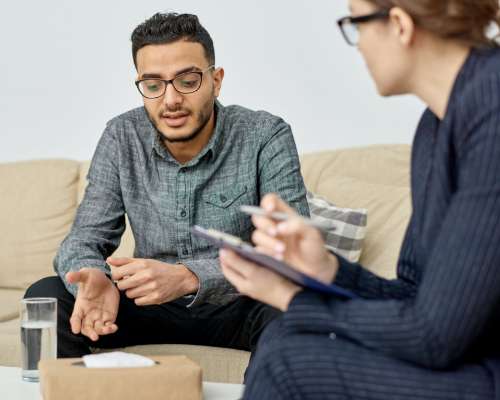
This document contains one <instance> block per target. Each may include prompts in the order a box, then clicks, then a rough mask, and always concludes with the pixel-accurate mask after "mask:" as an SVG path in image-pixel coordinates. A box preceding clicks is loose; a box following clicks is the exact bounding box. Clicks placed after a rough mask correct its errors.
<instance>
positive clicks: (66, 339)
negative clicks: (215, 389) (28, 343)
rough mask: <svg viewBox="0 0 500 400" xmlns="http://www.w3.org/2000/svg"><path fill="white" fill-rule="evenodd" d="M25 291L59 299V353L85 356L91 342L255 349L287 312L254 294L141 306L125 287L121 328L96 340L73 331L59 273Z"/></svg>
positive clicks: (107, 346) (68, 301)
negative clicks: (196, 302)
mask: <svg viewBox="0 0 500 400" xmlns="http://www.w3.org/2000/svg"><path fill="white" fill-rule="evenodd" d="M25 297H56V298H57V299H58V305H57V307H58V308H57V310H58V317H57V318H58V321H57V354H58V357H81V356H82V355H85V354H88V353H90V347H96V348H105V349H112V348H119V347H125V346H134V345H141V344H163V343H179V344H197V345H206V346H219V347H229V348H233V349H240V350H249V351H252V352H253V350H254V349H255V347H256V345H257V341H258V339H259V336H260V333H261V332H262V330H263V329H264V327H265V326H266V325H267V323H268V322H270V321H271V320H272V319H274V318H275V317H277V316H278V315H280V314H281V313H280V312H279V311H277V310H276V309H274V308H272V307H269V306H267V305H264V304H262V303H258V302H256V301H254V300H252V299H249V298H248V297H240V298H239V299H237V300H236V301H233V302H231V303H229V304H226V305H222V306H220V305H213V304H202V305H199V306H194V307H191V308H187V307H186V302H185V301H183V299H180V300H178V301H174V302H170V303H165V304H161V305H155V306H137V305H135V303H134V301H133V300H130V299H129V298H127V297H126V296H125V294H124V293H121V296H120V307H119V309H118V317H117V321H116V324H117V325H118V331H117V332H116V333H114V334H111V335H105V336H101V337H100V338H99V340H98V341H97V342H92V341H91V340H90V339H88V338H87V337H85V336H83V335H74V334H73V333H72V332H71V328H70V324H69V319H70V317H71V313H72V312H73V306H74V303H75V299H74V297H73V295H72V294H71V293H69V292H68V291H67V290H66V288H65V287H64V284H63V283H62V281H61V279H60V278H59V277H49V278H44V279H41V280H40V281H38V282H36V283H34V284H33V285H32V286H30V288H29V289H28V290H27V291H26V294H25Z"/></svg>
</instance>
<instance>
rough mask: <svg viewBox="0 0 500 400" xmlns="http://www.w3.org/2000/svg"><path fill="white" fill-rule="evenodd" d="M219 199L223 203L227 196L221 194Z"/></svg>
mask: <svg viewBox="0 0 500 400" xmlns="http://www.w3.org/2000/svg"><path fill="white" fill-rule="evenodd" d="M220 201H222V202H223V203H225V202H226V201H227V197H226V196H224V195H223V194H221V195H220Z"/></svg>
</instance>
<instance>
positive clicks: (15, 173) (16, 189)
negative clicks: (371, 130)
mask: <svg viewBox="0 0 500 400" xmlns="http://www.w3.org/2000/svg"><path fill="white" fill-rule="evenodd" d="M409 156H410V148H409V146H406V145H387V146H369V147H363V148H357V149H345V150H338V151H327V152H322V153H315V154H309V155H305V156H303V157H302V166H303V175H304V178H305V181H306V185H307V187H308V189H309V190H311V191H313V192H315V193H317V194H320V195H323V196H325V197H327V198H328V199H330V200H331V201H333V202H334V203H335V204H337V205H339V206H344V207H364V208H367V209H368V233H367V238H366V242H365V246H364V249H363V254H362V259H361V262H362V263H363V264H364V265H365V266H367V267H368V268H369V269H371V270H372V271H375V272H377V273H378V274H379V275H382V276H385V277H393V276H394V273H395V271H394V267H395V263H396V258H397V254H398V250H399V247H400V245H401V241H402V237H403V234H404V230H405V227H406V224H407V222H408V219H409V214H410V198H409ZM87 169H88V162H85V163H80V162H76V161H68V160H45V161H30V162H17V163H8V164H0V227H1V231H2V236H1V240H0V365H10V366H12V365H18V364H19V352H20V350H19V319H18V303H19V300H20V299H21V298H22V296H23V293H24V290H25V289H26V288H27V287H28V286H29V285H30V284H31V283H32V282H34V281H36V280H38V279H39V278H42V277H44V276H48V275H53V274H54V272H53V270H52V259H53V257H54V254H55V252H56V250H57V247H58V245H59V243H60V242H61V241H62V239H63V238H64V237H65V236H66V234H67V233H68V231H69V229H70V227H71V223H72V221H73V218H74V216H75V211H76V208H77V205H78V202H79V200H80V199H81V197H82V194H83V190H84V185H85V176H86V172H87ZM133 246H134V244H133V238H132V237H131V234H130V231H129V230H128V229H127V232H126V233H125V235H124V239H123V240H122V244H121V246H120V248H119V249H118V250H117V253H118V254H120V255H132V252H133ZM131 351H135V352H138V353H141V354H145V355H147V354H186V355H188V356H189V357H191V358H192V359H193V360H195V361H197V362H199V363H200V364H201V365H202V367H203V370H204V379H205V380H211V381H218V382H235V383H236V382H241V379H242V374H243V371H244V370H245V367H246V365H247V363H248V353H247V352H243V351H238V350H229V349H220V348H210V347H201V346H186V345H154V346H138V347H135V348H133V349H131Z"/></svg>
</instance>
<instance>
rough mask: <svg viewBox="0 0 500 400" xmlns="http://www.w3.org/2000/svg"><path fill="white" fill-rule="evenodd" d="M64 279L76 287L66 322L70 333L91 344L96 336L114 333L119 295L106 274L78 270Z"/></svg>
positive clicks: (116, 327) (96, 271)
mask: <svg viewBox="0 0 500 400" xmlns="http://www.w3.org/2000/svg"><path fill="white" fill-rule="evenodd" d="M66 279H67V281H68V282H69V283H71V284H76V283H77V284H78V294H77V296H76V300H75V306H74V308H73V314H72V315H71V319H70V324H71V331H72V332H73V333H74V334H79V333H82V334H83V335H85V336H87V337H88V338H90V339H91V340H93V341H96V340H98V339H99V336H100V335H109V334H110V333H114V332H116V331H117V329H118V326H117V325H116V324H115V321H116V316H117V315H118V306H119V304H120V293H119V291H118V289H117V288H116V287H115V285H114V284H113V282H111V280H110V279H109V278H108V277H107V276H106V274H105V273H104V272H102V271H100V270H98V269H96V268H82V269H81V270H80V271H78V272H68V273H67V274H66Z"/></svg>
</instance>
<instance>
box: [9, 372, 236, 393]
mask: <svg viewBox="0 0 500 400" xmlns="http://www.w3.org/2000/svg"><path fill="white" fill-rule="evenodd" d="M243 388H244V386H243V385H236V384H232V383H214V382H203V399H204V400H237V399H240V398H241V397H242V394H243ZM0 399H1V400H41V399H42V396H41V395H40V385H39V384H38V383H30V382H24V381H23V380H22V379H21V369H20V368H14V367H2V366H0Z"/></svg>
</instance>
